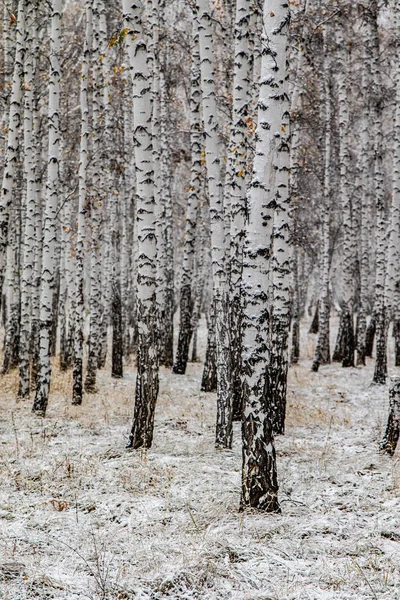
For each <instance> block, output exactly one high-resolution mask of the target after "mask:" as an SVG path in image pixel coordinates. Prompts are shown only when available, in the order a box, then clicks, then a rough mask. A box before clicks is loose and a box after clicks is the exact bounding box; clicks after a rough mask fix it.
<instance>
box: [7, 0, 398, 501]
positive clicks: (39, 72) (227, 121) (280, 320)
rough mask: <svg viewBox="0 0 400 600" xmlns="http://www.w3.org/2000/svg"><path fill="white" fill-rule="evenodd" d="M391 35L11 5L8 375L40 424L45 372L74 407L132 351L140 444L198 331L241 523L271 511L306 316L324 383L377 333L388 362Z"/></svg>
mask: <svg viewBox="0 0 400 600" xmlns="http://www.w3.org/2000/svg"><path fill="white" fill-rule="evenodd" d="M289 4H290V5H289ZM399 22H400V16H399V8H398V7H397V5H396V3H385V2H378V0H360V1H358V2H347V1H346V0H332V2H318V1H317V0H301V1H299V2H291V3H286V2H283V1H282V0H265V1H264V2H263V3H262V2H260V1H259V0H236V2H235V1H234V0H172V1H171V2H166V1H165V0H147V1H146V2H145V1H144V0H121V1H118V0H112V2H106V1H105V0H85V1H83V0H80V1H78V0H51V1H50V2H46V3H44V2H40V1H39V0H18V2H16V1H15V0H5V1H4V3H3V20H2V35H1V40H2V48H1V73H2V79H1V94H0V111H1V114H0V119H1V125H2V127H1V135H2V139H1V149H0V151H1V156H2V158H3V160H2V165H1V167H2V192H1V197H0V286H1V287H2V296H1V299H2V311H3V315H4V326H5V335H4V358H3V366H2V373H3V374H4V373H7V372H8V371H10V370H11V369H13V368H16V367H19V391H18V395H19V396H20V397H21V398H28V397H29V396H30V395H31V394H32V396H34V401H33V411H34V412H35V413H36V414H37V415H39V416H45V414H46V408H47V405H48V402H49V398H50V401H51V377H52V375H51V364H52V357H53V356H55V355H57V356H58V357H59V358H58V360H59V361H60V368H61V369H63V370H66V369H72V373H73V376H72V385H71V402H72V403H73V404H77V405H79V404H81V403H82V400H83V397H84V395H88V397H87V401H88V402H90V397H89V395H90V394H91V393H93V392H95V391H96V390H97V379H96V373H97V370H98V369H102V368H105V366H106V364H107V363H106V357H107V354H108V353H109V354H110V357H111V360H110V363H111V375H112V377H115V378H119V377H123V370H124V360H127V359H128V357H129V356H131V355H134V357H135V359H136V366H137V380H136V391H135V394H134V393H133V390H132V396H134V414H133V424H132V429H131V433H130V436H129V442H128V447H130V448H141V447H144V448H149V447H150V446H151V444H152V439H153V429H154V414H155V408H156V401H157V395H158V389H159V365H164V366H165V367H166V368H172V370H173V372H174V373H175V374H177V375H183V374H184V373H185V371H186V367H187V363H188V361H189V360H190V359H192V360H196V359H197V345H196V344H197V328H198V325H199V318H200V315H201V314H202V313H204V314H205V315H206V319H207V326H208V342H207V353H206V360H205V365H204V372H203V377H202V381H201V389H203V390H204V391H216V395H217V421H216V446H217V447H219V448H222V449H224V448H230V447H231V446H232V439H233V422H234V421H235V420H236V421H241V423H242V445H243V469H242V496H241V507H242V508H245V507H248V506H251V507H256V508H261V509H263V510H267V511H278V510H279V502H278V478H277V467H276V456H275V447H274V435H277V434H283V433H284V431H285V413H286V388H287V374H288V367H289V362H292V363H293V364H295V363H297V362H298V361H299V360H301V358H302V340H301V336H300V320H301V318H302V317H303V316H304V313H305V311H306V310H308V311H310V313H312V312H313V311H315V316H314V319H313V325H312V331H314V332H315V333H316V334H317V336H318V337H317V341H316V350H315V357H314V360H313V362H312V369H313V371H315V372H317V371H318V369H319V368H320V366H321V365H325V364H328V363H330V362H331V360H334V361H340V362H341V363H342V365H343V367H345V368H346V367H347V368H348V367H354V366H355V365H358V366H360V367H362V366H363V365H365V364H366V359H367V357H370V356H371V355H372V351H373V343H374V338H376V352H375V356H376V362H375V373H374V383H377V384H382V383H385V381H386V378H387V353H388V343H389V340H390V337H389V328H390V326H391V324H392V325H393V327H392V331H393V336H394V338H395V348H396V365H399V364H400V313H399V300H400V277H399V244H400V231H399V225H400V186H399V181H400V180H399V170H400V168H399V157H400V108H399V106H400V68H399V65H400V53H399V44H398V35H397V28H398V25H399ZM178 306H179V331H178V332H177V345H176V347H175V348H174V313H175V311H176V309H177V308H178ZM333 311H335V312H336V313H338V314H339V319H340V323H339V331H338V337H337V340H336V343H335V347H334V348H331V346H330V316H331V314H332V313H333ZM290 331H291V349H290V352H289V345H290V344H289V338H290ZM289 357H290V361H289ZM199 385H200V382H199ZM396 394H397V391H396ZM396 394H395V393H394V392H393V394H392V397H393V400H392V413H393V414H395V413H396V415H397V412H396V410H397V404H396V402H397V395H396ZM132 399H133V398H132ZM395 400H396V402H395ZM396 418H397V417H396ZM388 435H389V434H388Z"/></svg>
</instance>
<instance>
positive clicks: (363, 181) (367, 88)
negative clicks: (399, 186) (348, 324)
mask: <svg viewBox="0 0 400 600" xmlns="http://www.w3.org/2000/svg"><path fill="white" fill-rule="evenodd" d="M370 37H371V28H370V23H369V19H367V22H366V24H365V32H364V36H363V38H364V49H363V56H362V75H361V85H362V94H363V103H364V106H363V113H364V114H363V118H362V121H361V149H360V158H359V162H360V185H361V212H360V216H361V224H360V259H359V263H360V304H359V309H358V315H357V365H359V366H361V365H365V357H366V356H367V348H366V342H367V340H366V337H367V313H368V292H369V271H370V262H371V258H370V253H369V236H370V235H371V227H370V224H371V221H370V219H371V175H370V173H371V168H372V166H373V165H372V160H371V158H372V157H371V145H372V144H371V142H372V140H371V132H370V125H371V122H370V119H371V116H372V115H371V110H370V102H371V100H370V97H371V94H370V92H371V65H370V57H369V55H368V51H367V47H368V44H369V43H370Z"/></svg>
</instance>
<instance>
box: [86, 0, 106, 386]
mask: <svg viewBox="0 0 400 600" xmlns="http://www.w3.org/2000/svg"><path fill="white" fill-rule="evenodd" d="M100 33H101V28H100V14H99V2H98V1H97V0H94V2H93V43H92V63H93V100H92V101H93V116H92V118H93V158H92V165H93V174H92V185H91V189H92V194H91V198H90V299H89V304H90V323H89V340H88V344H89V347H88V362H87V372H86V379H85V392H88V393H93V392H95V391H96V390H97V386H96V371H97V368H98V363H99V355H100V344H101V340H100V323H101V313H102V302H101V260H102V256H101V250H102V248H101V230H100V227H101V213H102V206H103V202H102V200H103V198H102V194H103V190H101V176H100V171H101V168H102V163H101V159H100V153H101V145H102V143H103V140H102V136H101V131H102V126H103V103H102V96H103V92H102V88H103V78H102V68H101V62H100V56H101V46H102V44H104V43H105V40H103V39H101V37H100Z"/></svg>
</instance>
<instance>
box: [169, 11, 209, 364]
mask: <svg viewBox="0 0 400 600" xmlns="http://www.w3.org/2000/svg"><path fill="white" fill-rule="evenodd" d="M200 100H201V88H200V49H199V32H198V20H197V18H196V15H194V17H193V39H192V66H191V95H190V119H191V120H190V148H191V167H192V168H191V177H190V188H189V194H188V201H187V209H186V226H185V238H184V247H183V259H182V279H181V289H180V305H179V309H180V313H179V316H180V323H179V338H178V347H177V351H176V357H175V364H174V367H173V372H174V373H178V374H180V375H183V374H184V373H185V372H186V365H187V362H188V357H189V346H190V340H191V338H192V333H193V331H192V317H193V304H194V302H193V293H192V285H193V268H194V259H195V242H196V227H197V218H198V213H199V203H200V182H201V150H202V142H201V122H200Z"/></svg>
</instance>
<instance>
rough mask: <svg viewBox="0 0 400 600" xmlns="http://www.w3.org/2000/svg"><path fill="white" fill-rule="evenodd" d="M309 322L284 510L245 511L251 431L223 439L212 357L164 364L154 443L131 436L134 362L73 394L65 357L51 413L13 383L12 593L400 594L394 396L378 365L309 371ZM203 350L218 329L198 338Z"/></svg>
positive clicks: (9, 388)
mask: <svg viewBox="0 0 400 600" xmlns="http://www.w3.org/2000/svg"><path fill="white" fill-rule="evenodd" d="M305 331H306V329H304V331H303V335H302V351H303V355H304V354H305V355H306V356H305V358H304V360H302V362H301V363H300V365H298V366H295V367H291V369H290V386H289V394H288V401H289V409H288V422H287V432H286V435H285V436H283V437H279V438H278V439H277V440H276V447H277V455H278V476H279V480H280V492H279V497H280V501H281V507H282V514H280V515H266V514H262V513H257V512H255V511H249V512H245V513H239V512H238V505H239V494H240V468H241V448H240V427H239V425H238V424H235V431H234V447H233V450H232V451H224V450H216V449H215V448H214V424H215V413H216V411H215V395H214V394H205V393H201V392H199V381H200V376H201V368H202V365H201V364H200V363H198V364H193V363H192V364H190V365H189V368H188V373H187V375H185V376H180V375H174V374H172V373H171V372H169V371H167V370H165V369H162V370H161V388H160V399H159V403H158V406H157V412H156V429H155V436H154V446H153V448H152V449H151V450H150V451H147V452H142V451H135V452H131V451H130V452H129V451H127V450H125V448H124V444H125V441H126V439H127V435H128V432H129V427H130V422H131V416H132V412H133V398H134V376H135V374H134V367H133V365H127V368H126V377H125V378H124V379H123V380H120V381H113V380H111V378H110V375H109V369H108V370H107V371H106V370H105V371H102V372H100V374H99V378H98V380H99V393H97V394H93V395H90V396H89V395H86V396H85V399H84V404H83V406H82V407H76V406H71V404H70V389H71V386H70V378H71V375H70V373H68V374H65V373H60V372H59V371H58V367H57V365H56V364H55V365H54V367H53V369H54V381H53V383H52V393H51V399H50V405H49V411H48V415H47V417H46V418H45V419H40V418H38V417H36V416H34V415H33V414H32V413H31V406H30V403H26V402H17V401H16V399H15V396H16V390H17V374H16V373H12V374H11V375H7V376H5V377H3V378H2V380H1V389H2V394H1V399H0V402H1V408H2V410H1V420H0V464H1V468H0V477H1V487H0V597H3V598H8V599H9V600H17V599H18V600H23V599H28V598H29V599H32V598H40V599H42V598H54V599H60V600H61V599H63V600H65V599H76V598H92V599H94V600H96V599H100V598H110V599H124V598H132V599H135V600H139V599H141V600H150V599H151V600H158V599H160V598H169V599H174V598H176V599H178V598H179V599H188V600H197V599H204V600H206V599H207V600H214V599H221V600H222V599H232V600H236V599H237V600H239V599H240V600H268V599H273V600H307V599H312V600H330V599H331V600H352V599H357V600H362V599H364V598H365V599H367V598H368V599H369V598H372V599H374V598H375V599H376V598H379V600H396V599H399V598H400V581H399V569H400V560H399V559H400V556H399V552H400V468H399V458H398V453H396V454H395V456H394V457H393V458H389V457H387V456H382V455H380V454H379V453H378V451H377V449H378V444H379V441H380V438H381V437H382V434H383V431H384V427H385V422H386V418H387V408H388V393H387V389H385V388H384V387H382V386H373V387H372V386H370V382H371V380H372V375H373V362H372V361H370V362H369V363H368V365H367V367H366V368H363V369H361V368H355V369H346V370H343V369H342V368H341V367H340V366H339V365H331V366H327V367H321V368H320V372H319V373H311V371H310V367H311V359H312V352H313V347H314V343H315V336H310V335H307V334H306V333H305ZM200 342H201V346H202V349H203V352H204V344H205V332H204V330H203V331H202V336H201V337H200Z"/></svg>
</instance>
